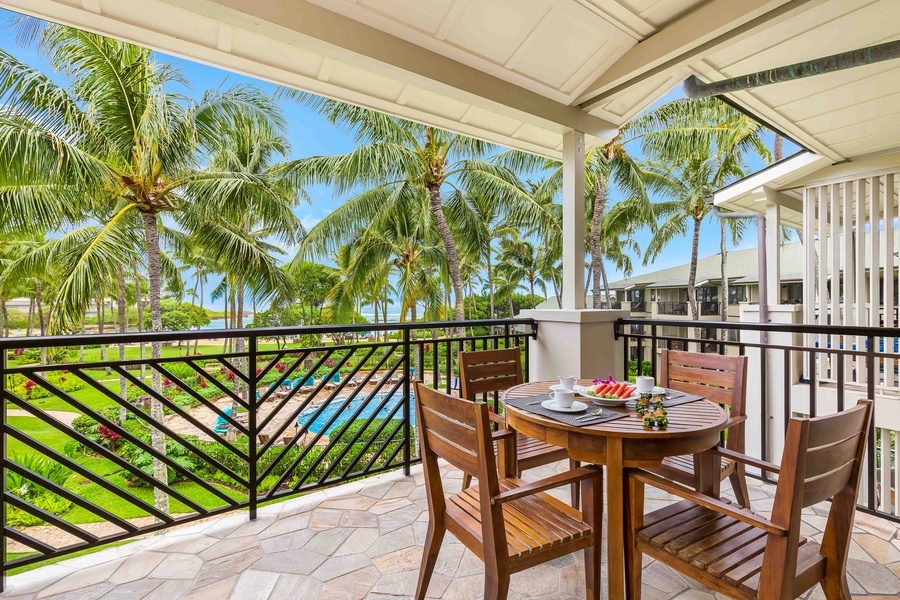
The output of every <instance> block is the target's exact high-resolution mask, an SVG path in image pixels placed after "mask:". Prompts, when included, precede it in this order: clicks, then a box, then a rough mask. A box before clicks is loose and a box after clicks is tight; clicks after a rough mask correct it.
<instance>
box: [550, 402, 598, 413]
mask: <svg viewBox="0 0 900 600" xmlns="http://www.w3.org/2000/svg"><path fill="white" fill-rule="evenodd" d="M541 406H543V407H544V408H546V409H547V410H554V411H556V412H563V413H576V412H581V411H583V410H585V409H586V408H587V404H585V403H584V402H579V401H578V400H576V401H575V402H573V403H572V406H570V407H569V408H560V407H559V406H557V405H556V401H555V400H544V401H543V402H541Z"/></svg>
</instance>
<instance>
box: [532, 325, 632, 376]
mask: <svg viewBox="0 0 900 600" xmlns="http://www.w3.org/2000/svg"><path fill="white" fill-rule="evenodd" d="M519 316H520V317H523V318H526V319H527V318H532V319H534V320H535V321H537V322H538V336H537V340H535V341H533V342H531V346H530V352H529V356H528V360H529V378H530V379H531V381H541V380H549V379H555V378H556V377H557V376H559V375H574V376H575V377H582V378H586V379H594V378H605V377H609V376H613V377H615V378H616V379H618V380H619V381H622V380H623V378H624V377H625V375H627V373H624V372H623V370H624V369H623V364H624V362H625V355H624V353H625V344H624V343H623V341H622V340H618V341H617V340H616V339H615V323H616V319H622V318H627V317H629V316H630V314H629V311H626V310H607V309H588V310H565V309H563V310H523V311H522V312H521V313H520V314H519Z"/></svg>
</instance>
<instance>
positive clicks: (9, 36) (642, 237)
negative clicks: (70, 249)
mask: <svg viewBox="0 0 900 600" xmlns="http://www.w3.org/2000/svg"><path fill="white" fill-rule="evenodd" d="M12 16H13V13H10V12H8V11H4V10H0V22H3V23H8V21H9V19H10V18H11V17H12ZM0 47H2V48H3V49H4V50H6V51H8V52H10V53H11V54H13V55H14V56H16V57H17V58H18V59H19V60H22V61H24V62H26V63H28V64H30V65H32V66H34V67H37V68H40V69H41V70H42V71H43V72H45V73H48V74H50V73H51V69H50V66H49V65H48V64H47V61H46V60H45V59H44V57H43V56H41V54H40V53H39V52H37V51H36V50H35V49H34V48H28V47H23V46H21V45H18V44H16V43H15V40H14V33H13V31H11V30H10V28H8V27H3V28H0ZM158 59H159V60H160V61H161V62H166V63H171V64H173V65H175V66H177V67H178V68H179V69H180V70H181V71H182V72H183V74H184V76H185V78H186V79H187V81H188V82H189V83H190V87H189V88H188V89H181V90H175V91H178V92H180V93H184V94H185V95H189V96H199V95H201V94H202V93H203V92H204V91H205V90H208V89H212V88H228V87H231V86H232V85H235V84H238V83H255V84H257V85H259V86H260V87H261V88H262V89H264V90H267V91H272V90H273V89H274V88H273V86H272V85H270V84H268V83H265V82H261V81H259V80H256V79H253V78H250V77H244V76H242V75H237V74H234V73H231V72H228V71H223V70H221V69H217V68H214V67H210V66H207V65H203V64H199V63H194V62H191V61H187V60H183V59H180V58H175V57H171V56H169V55H165V54H159V55H158ZM55 79H57V80H59V78H57V77H55ZM682 97H683V95H682V93H681V89H680V88H676V89H674V90H672V91H671V92H669V93H668V94H666V95H665V96H664V97H663V98H661V99H660V100H659V101H658V102H657V103H656V104H654V107H655V106H658V105H661V104H664V103H666V102H669V101H671V100H675V99H678V98H682ZM283 109H284V114H285V117H286V118H287V121H288V138H289V140H290V144H291V151H290V157H291V158H300V157H304V156H312V155H328V154H337V153H343V152H348V151H350V150H352V149H353V147H354V143H353V140H352V139H350V138H349V137H348V136H347V135H346V134H344V132H342V131H341V130H340V129H338V128H337V127H334V126H332V125H331V124H329V123H327V122H326V121H325V120H324V119H323V118H322V117H320V116H319V115H317V114H316V113H315V112H313V111H312V110H310V109H309V108H307V107H305V106H301V105H299V104H297V103H295V102H284V103H283ZM773 137H774V136H773V134H769V135H768V136H767V138H766V139H767V145H768V146H769V147H770V148H771V147H772V140H773ZM796 150H797V147H796V146H794V145H793V144H791V143H790V142H787V141H786V142H785V145H784V153H785V156H789V155H790V154H792V153H794V152H795V151H796ZM630 151H631V152H632V153H633V154H636V155H640V148H638V147H635V148H630ZM764 166H765V165H764V164H762V162H761V161H758V160H755V161H751V164H750V167H751V169H752V170H753V171H756V170H759V169H761V168H762V167H764ZM307 193H308V194H309V196H310V197H311V199H312V202H311V204H308V205H303V206H300V207H299V208H298V209H297V210H296V214H297V216H298V217H299V218H300V219H301V220H302V222H303V224H304V225H305V226H306V227H307V228H309V227H312V226H313V225H315V224H316V223H317V222H319V221H320V220H321V219H322V218H323V217H325V216H326V215H327V214H328V213H329V212H331V211H332V210H333V209H334V207H335V206H337V205H338V204H339V203H340V201H341V200H343V198H334V196H333V194H332V192H331V189H330V188H329V187H327V186H313V187H310V188H308V189H307ZM615 199H616V194H615V193H613V200H615ZM649 239H650V234H649V232H647V231H644V232H639V233H638V234H637V235H636V240H637V242H638V244H639V245H640V246H641V247H644V246H645V245H646V243H647V241H648V240H649ZM755 242H756V236H755V235H753V232H752V231H748V233H747V235H745V237H744V240H743V241H742V242H741V244H740V245H739V246H738V247H739V248H748V247H753V246H755V245H756V243H755ZM285 250H287V253H286V254H285V256H284V257H283V259H284V260H289V259H290V258H291V256H292V255H293V249H285ZM670 250H671V251H667V252H665V253H663V255H662V256H660V257H659V258H658V259H657V260H656V261H655V263H653V264H651V265H648V266H646V267H645V266H643V265H642V264H641V260H640V258H639V257H634V265H635V269H634V274H640V273H643V272H647V271H652V270H657V269H663V268H666V267H670V266H674V265H677V264H682V263H684V262H687V260H688V258H689V253H690V242H689V239H688V238H684V239H681V240H676V241H675V242H673V243H672V245H671V246H670ZM718 250H719V235H718V224H717V223H709V222H706V223H704V225H703V228H702V230H701V237H700V256H701V257H703V256H708V255H711V254H716V253H717V252H718ZM619 275H621V274H620V273H611V274H610V276H611V277H612V278H613V279H617V278H619ZM208 287H209V288H210V289H211V288H212V287H213V286H212V285H210V286H208ZM206 304H207V306H216V304H219V303H212V304H210V299H209V298H207V299H206ZM219 308H220V307H219Z"/></svg>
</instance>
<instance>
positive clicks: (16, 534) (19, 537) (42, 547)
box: [3, 526, 56, 556]
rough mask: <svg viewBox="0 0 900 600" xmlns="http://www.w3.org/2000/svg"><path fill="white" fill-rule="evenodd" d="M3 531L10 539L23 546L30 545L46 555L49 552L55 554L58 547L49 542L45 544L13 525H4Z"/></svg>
mask: <svg viewBox="0 0 900 600" xmlns="http://www.w3.org/2000/svg"><path fill="white" fill-rule="evenodd" d="M3 533H4V534H6V537H8V538H9V539H11V540H13V541H16V542H19V543H20V544H22V545H23V546H28V547H29V548H34V549H35V550H37V551H38V552H40V553H41V554H43V555H44V556H46V555H48V554H53V553H54V552H56V548H54V547H53V546H51V545H49V544H45V543H44V542H42V541H41V540H39V539H36V538H33V537H31V536H30V535H28V534H27V533H23V532H21V531H19V530H18V529H13V528H12V527H8V526H7V527H4V528H3Z"/></svg>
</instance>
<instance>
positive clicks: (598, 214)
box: [591, 181, 609, 308]
mask: <svg viewBox="0 0 900 600" xmlns="http://www.w3.org/2000/svg"><path fill="white" fill-rule="evenodd" d="M605 209H606V188H605V187H604V186H603V183H602V182H600V181H597V189H596V191H595V193H594V214H593V216H592V217H591V273H592V274H593V277H594V289H593V294H594V302H593V305H594V308H603V304H604V302H603V301H601V300H600V292H601V288H600V278H601V274H600V270H601V268H602V266H601V265H602V263H603V252H602V241H603V212H604V210H605ZM605 302H606V303H607V306H608V305H609V304H608V303H609V296H607V297H606V299H605Z"/></svg>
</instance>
